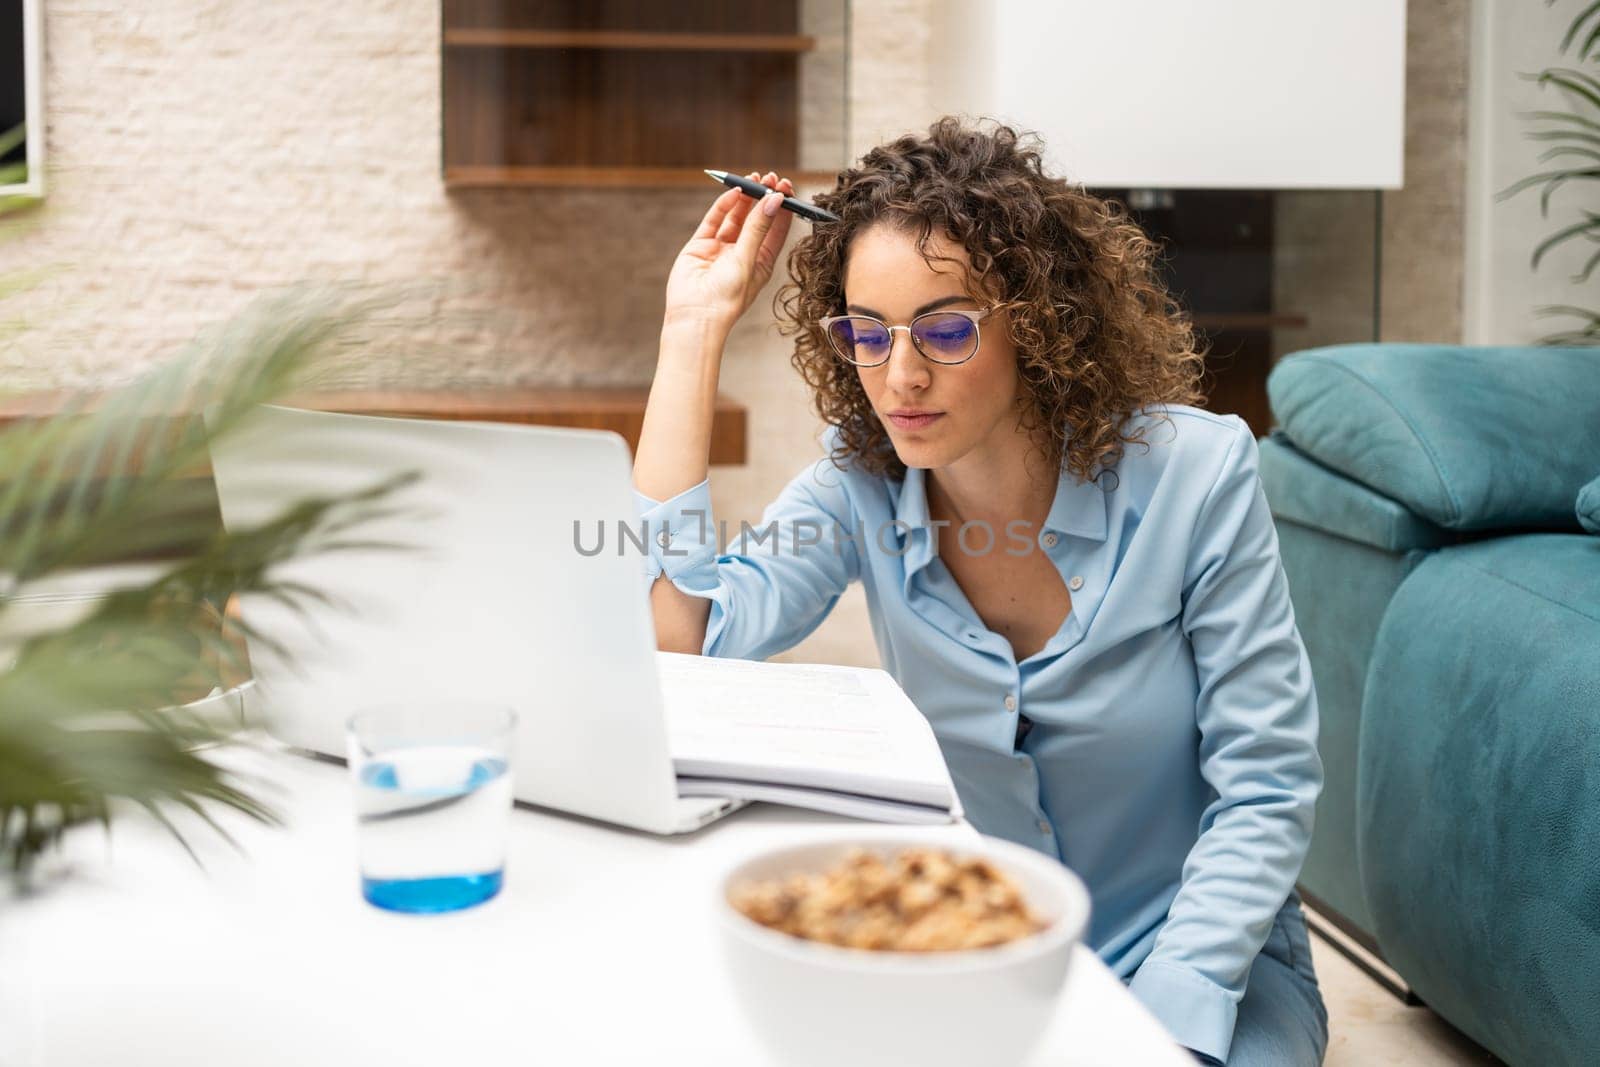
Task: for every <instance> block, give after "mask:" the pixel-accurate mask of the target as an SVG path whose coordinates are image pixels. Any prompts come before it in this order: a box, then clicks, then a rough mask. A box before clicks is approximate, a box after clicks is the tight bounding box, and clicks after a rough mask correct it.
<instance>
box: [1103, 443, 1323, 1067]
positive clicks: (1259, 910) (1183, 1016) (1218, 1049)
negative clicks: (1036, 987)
mask: <svg viewBox="0 0 1600 1067" xmlns="http://www.w3.org/2000/svg"><path fill="white" fill-rule="evenodd" d="M1256 457H1257V449H1256V442H1255V438H1254V437H1253V436H1252V435H1251V433H1250V431H1249V429H1248V428H1247V427H1246V426H1245V425H1244V423H1243V422H1242V421H1239V422H1238V425H1237V428H1236V435H1235V437H1234V439H1233V441H1232V443H1231V444H1230V446H1229V447H1228V450H1227V453H1226V455H1225V456H1224V458H1223V461H1222V465H1221V469H1220V472H1219V473H1218V475H1217V477H1216V481H1215V482H1214V484H1213V485H1212V488H1211V490H1210V492H1209V493H1208V494H1207V496H1206V499H1205V502H1204V504H1203V505H1202V506H1201V509H1200V512H1199V515H1198V517H1197V520H1196V524H1195V529H1194V534H1193V536H1192V538H1191V543H1190V553H1189V559H1188V564H1187V566H1186V569H1185V575H1184V598H1183V616H1182V618H1183V628H1184V632H1185V633H1186V634H1187V636H1188V638H1189V642H1190V645H1191V647H1192V649H1193V653H1194V662H1195V669H1196V675H1197V680H1198V684H1199V695H1198V699H1197V701H1196V705H1195V716H1196V724H1197V726H1198V728H1199V734H1200V751H1199V756H1200V770H1201V774H1202V775H1203V776H1204V778H1205V779H1206V781H1207V782H1208V783H1209V784H1210V786H1211V787H1212V789H1213V790H1214V791H1215V793H1216V796H1215V798H1214V799H1213V800H1212V802H1211V803H1210V804H1209V805H1208V806H1207V807H1206V809H1205V811H1204V814H1203V815H1202V818H1201V823H1200V827H1199V830H1200V833H1199V838H1198V839H1197V840H1196V842H1195V844H1194V847H1193V848H1192V849H1191V850H1190V852H1189V854H1188V856H1187V858H1186V859H1185V862H1184V865H1183V872H1182V883H1181V885H1180V887H1179V890H1178V892H1177V895H1176V897H1175V898H1174V900H1173V902H1172V906H1171V908H1170V909H1169V911H1168V914H1167V919H1166V922H1165V923H1164V924H1163V925H1162V928H1161V930H1160V932H1159V933H1158V934H1157V936H1156V941H1155V944H1154V947H1153V948H1152V949H1151V952H1150V955H1149V956H1148V957H1147V958H1146V959H1145V961H1144V962H1143V963H1142V964H1141V965H1140V967H1139V969H1138V971H1137V972H1136V973H1135V974H1134V976H1133V979H1132V980H1131V982H1130V988H1131V989H1132V991H1133V992H1134V993H1135V995H1137V996H1138V997H1139V998H1140V1000H1141V1001H1143V1002H1144V1003H1145V1005H1146V1006H1147V1007H1149V1008H1150V1009H1151V1011H1152V1012H1154V1014H1155V1015H1156V1017H1157V1018H1159V1019H1160V1020H1161V1022H1162V1023H1163V1024H1164V1025H1165V1026H1166V1027H1167V1029H1168V1030H1169V1031H1170V1032H1171V1033H1172V1035H1173V1037H1174V1038H1176V1039H1177V1041H1178V1042H1179V1043H1180V1044H1182V1045H1185V1046H1187V1047H1189V1048H1191V1049H1193V1050H1195V1051H1197V1052H1201V1053H1204V1054H1206V1055H1208V1056H1212V1057H1215V1058H1216V1059H1218V1060H1222V1061H1226V1059H1227V1058H1228V1050H1229V1047H1230V1045H1231V1042H1232V1040H1233V1028H1234V1022H1235V1019H1236V1017H1237V1013H1238V1005H1239V1001H1240V1000H1241V999H1242V998H1243V996H1244V991H1245V983H1246V979H1247V977H1248V976H1249V972H1250V967H1251V965H1252V963H1254V961H1255V958H1256V955H1257V954H1258V953H1259V952H1260V950H1261V947H1262V945H1263V944H1264V943H1265V941H1266V939H1267V935H1268V933H1269V932H1270V930H1271V926H1272V922H1273V919H1274V917H1275V916H1276V915H1277V912H1278V909H1279V908H1280V907H1281V906H1282V905H1283V903H1284V900H1285V898H1287V896H1288V894H1289V892H1290V891H1291V889H1292V888H1293V887H1294V882H1295V879H1296V878H1297V877H1298V876H1299V873H1300V867H1301V864H1302V863H1303V862H1304V860H1305V853H1306V847H1307V844H1308V843H1309V841H1310V838H1311V827H1312V811H1313V807H1314V805H1315V803H1316V798H1317V795H1318V793H1319V792H1320V791H1321V789H1322V761H1321V759H1320V758H1319V757H1318V755H1317V700H1316V692H1315V690H1314V688H1313V686H1312V679H1311V664H1310V661H1309V660H1308V658H1307V656H1306V651H1305V646H1304V645H1303V644H1302V642H1301V640H1300V635H1299V631H1298V630H1297V629H1296V627H1295V622H1294V612H1293V609H1292V607H1291V606H1290V603H1289V589H1288V582H1287V579H1286V578H1285V576H1284V573H1283V567H1282V565H1281V563H1280V561H1279V557H1278V540H1277V534H1276V531H1275V530H1274V528H1273V525H1272V518H1271V515H1270V514H1269V512H1268V510H1267V503H1266V498H1265V496H1264V494H1263V493H1262V490H1261V482H1260V478H1259V475H1258V473H1257V462H1256Z"/></svg>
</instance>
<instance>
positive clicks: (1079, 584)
mask: <svg viewBox="0 0 1600 1067" xmlns="http://www.w3.org/2000/svg"><path fill="white" fill-rule="evenodd" d="M1067 588H1068V589H1070V590H1072V591H1073V592H1074V593H1076V592H1077V591H1078V590H1080V589H1082V588H1083V576H1082V575H1081V574H1074V575H1073V576H1072V581H1070V582H1068V583H1067Z"/></svg>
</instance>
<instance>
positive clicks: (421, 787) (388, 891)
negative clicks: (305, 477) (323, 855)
mask: <svg viewBox="0 0 1600 1067" xmlns="http://www.w3.org/2000/svg"><path fill="white" fill-rule="evenodd" d="M516 722H517V717H516V713H515V712H513V711H512V710H511V709H510V708H504V707H498V706H493V705H480V704H471V703H451V702H448V701H445V702H434V703H426V704H423V703H418V704H390V705H384V706H380V707H374V708H370V709H367V710H365V711H362V712H360V713H358V714H356V715H354V716H352V717H351V719H350V722H349V728H348V731H347V736H348V745H349V748H348V751H349V756H350V773H351V777H352V779H353V781H354V783H355V794H356V818H357V842H358V851H359V853H360V864H361V892H362V895H363V896H365V897H366V899H367V900H368V901H369V902H370V903H372V904H375V905H377V906H378V907H380V908H387V909H388V910H390V911H404V912H443V911H456V910H458V909H461V908H470V907H472V906H473V905H474V904H481V903H483V902H484V901H486V900H488V899H489V898H490V897H492V896H494V895H495V894H496V893H498V892H500V887H501V885H502V884H503V883H504V880H505V854H506V829H507V822H508V821H509V816H510V812H511V738H512V735H513V733H514V731H515V728H516Z"/></svg>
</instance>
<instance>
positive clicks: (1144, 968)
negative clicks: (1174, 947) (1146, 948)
mask: <svg viewBox="0 0 1600 1067" xmlns="http://www.w3.org/2000/svg"><path fill="white" fill-rule="evenodd" d="M1128 990H1129V991H1130V992H1131V993H1133V995H1134V996H1136V997H1138V998H1139V1000H1140V1001H1142V1002H1143V1003H1144V1006H1145V1007H1146V1008H1149V1009H1150V1013H1151V1014H1152V1015H1154V1016H1155V1017H1156V1018H1157V1019H1158V1020H1160V1022H1161V1025H1162V1026H1165V1027H1166V1028H1167V1032H1168V1033H1169V1034H1171V1035H1172V1039H1173V1040H1174V1041H1176V1042H1177V1043H1178V1044H1180V1045H1182V1046H1184V1047H1185V1048H1188V1049H1192V1050H1193V1051H1195V1052H1199V1053H1203V1054H1204V1055H1207V1056H1210V1057H1212V1058H1213V1059H1216V1060H1219V1061H1221V1062H1224V1063H1226V1062H1227V1060H1228V1048H1229V1046H1230V1045H1232V1044H1233V1024H1234V1021H1235V1020H1236V1019H1237V1018H1238V1017H1239V1003H1238V1001H1236V1000H1234V999H1233V994H1231V993H1229V992H1228V991H1227V990H1226V989H1223V988H1222V987H1221V986H1219V985H1217V984H1216V983H1215V982H1213V981H1211V980H1210V979H1209V978H1206V977H1204V976H1203V975H1201V974H1199V973H1198V972H1196V971H1192V970H1190V969H1189V968H1187V967H1180V966H1177V965H1175V964H1171V963H1162V962H1161V961H1159V960H1146V961H1145V962H1144V963H1143V964H1142V965H1141V966H1140V967H1139V970H1138V971H1137V972H1136V973H1135V974H1134V976H1133V980H1132V981H1131V982H1129V983H1128Z"/></svg>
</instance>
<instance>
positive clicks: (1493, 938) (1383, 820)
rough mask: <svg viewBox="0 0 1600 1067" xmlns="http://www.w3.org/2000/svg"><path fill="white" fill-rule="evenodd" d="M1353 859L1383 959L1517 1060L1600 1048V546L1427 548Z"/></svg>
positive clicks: (1400, 634) (1381, 637)
mask: <svg viewBox="0 0 1600 1067" xmlns="http://www.w3.org/2000/svg"><path fill="white" fill-rule="evenodd" d="M1359 748H1360V770H1359V774H1358V776H1357V780H1358V787H1357V795H1358V801H1357V806H1358V810H1359V820H1358V830H1357V839H1358V847H1357V856H1358V866H1359V868H1360V871H1361V883H1362V887H1363V889H1364V893H1365V898H1366V903H1367V905H1368V907H1369V908H1370V910H1371V914H1372V918H1373V922H1374V925H1375V931H1374V932H1375V933H1376V935H1377V940H1378V945H1379V947H1380V949H1381V950H1382V952H1383V955H1384V957H1385V958H1386V959H1387V960H1388V961H1389V962H1390V964H1391V965H1393V966H1394V968H1395V969H1396V970H1397V971H1399V972H1400V974H1401V975H1402V976H1403V977H1404V978H1405V979H1406V981H1407V982H1408V983H1410V985H1411V986H1412V988H1413V989H1414V990H1416V992H1417V995H1418V996H1420V997H1421V998H1422V999H1423V1000H1424V1001H1426V1002H1427V1003H1428V1004H1429V1005H1430V1006H1431V1007H1432V1008H1433V1009H1434V1010H1435V1011H1437V1012H1438V1013H1439V1014H1440V1015H1443V1016H1444V1017H1445V1018H1446V1019H1449V1020H1450V1021H1451V1022H1452V1023H1454V1024H1455V1025H1456V1026H1458V1027H1460V1028H1461V1029H1462V1030H1464V1031H1466V1033H1467V1034H1468V1035H1470V1036H1471V1037H1472V1038H1473V1039H1475V1040H1476V1041H1478V1042H1479V1043H1480V1044H1483V1045H1484V1046H1486V1047H1487V1048H1489V1049H1490V1050H1491V1051H1493V1052H1494V1053H1495V1054H1496V1055H1498V1056H1499V1057H1500V1058H1501V1059H1503V1060H1504V1061H1505V1062H1507V1063H1514V1064H1541V1065H1542V1064H1572V1065H1577V1064H1589V1063H1593V1062H1595V1061H1594V1059H1593V1054H1594V1050H1595V1049H1600V998H1597V997H1596V996H1595V989H1596V988H1597V986H1600V922H1596V919H1595V916H1596V910H1595V906H1596V901H1600V773H1596V767H1600V539H1596V538H1593V537H1586V536H1584V535H1582V534H1536V535H1525V536H1519V537H1504V538H1494V539H1491V540H1486V541H1480V542H1477V543H1475V544H1468V545H1459V546H1455V547H1451V548H1445V549H1441V550H1440V551H1438V552H1435V553H1432V554H1430V555H1428V556H1427V557H1426V558H1424V559H1423V560H1422V561H1421V562H1420V563H1419V564H1418V565H1417V566H1416V567H1415V568H1414V569H1413V570H1412V571H1411V573H1410V574H1409V575H1408V576H1407V578H1406V580H1405V581H1404V582H1402V583H1401V585H1400V588H1399V589H1398V590H1397V591H1396V592H1395V595H1394V598H1393V599H1392V600H1391V601H1390V604H1389V610H1388V612H1387V613H1386V614H1385V616H1384V619H1383V624H1382V625H1381V626H1380V627H1379V629H1378V635H1377V639H1376V641H1375V643H1374V648H1373V655H1372V663H1371V668H1370V670H1369V672H1368V675H1367V684H1366V692H1365V695H1364V702H1363V709H1362V719H1361V737H1360V745H1359Z"/></svg>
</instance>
